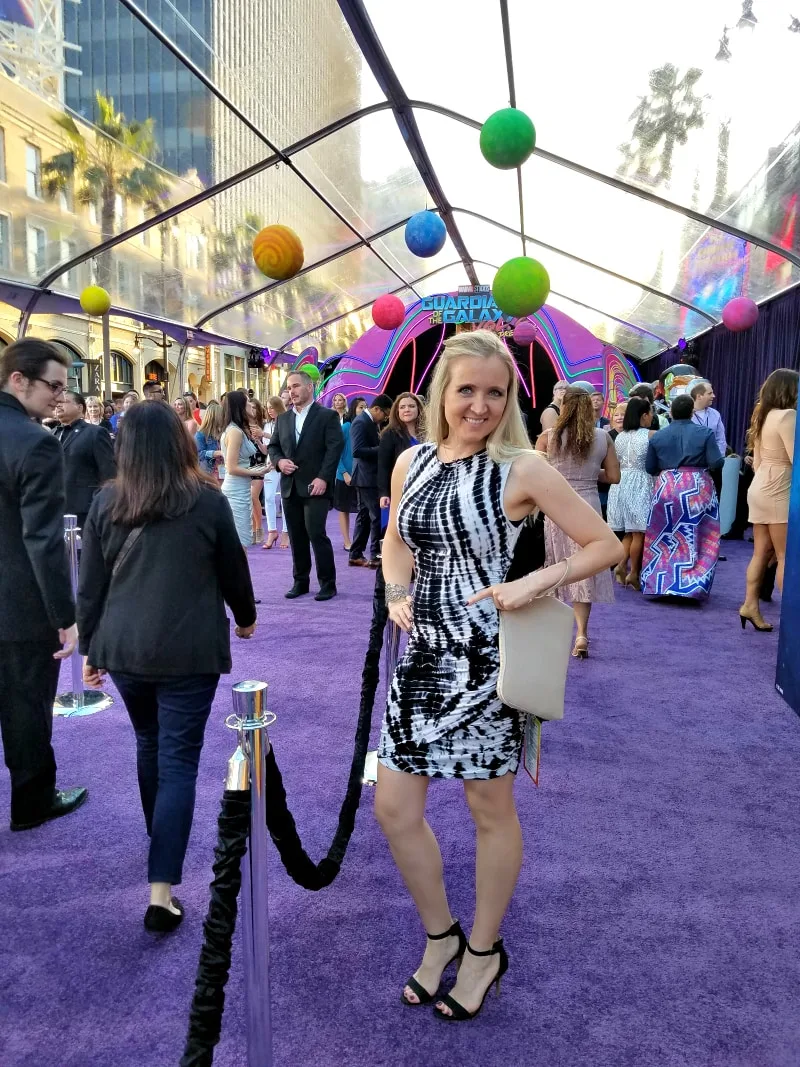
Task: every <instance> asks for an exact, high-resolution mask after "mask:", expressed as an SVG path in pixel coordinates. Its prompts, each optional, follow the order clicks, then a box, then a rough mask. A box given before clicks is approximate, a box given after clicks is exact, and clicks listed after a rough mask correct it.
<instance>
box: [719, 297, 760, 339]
mask: <svg viewBox="0 0 800 1067" xmlns="http://www.w3.org/2000/svg"><path fill="white" fill-rule="evenodd" d="M722 321H723V322H724V323H725V325H726V326H727V327H728V329H729V330H730V331H731V332H732V333H741V331H742V330H749V329H750V327H751V326H755V324H756V323H757V322H758V304H757V303H756V302H755V300H751V299H750V298H749V297H747V296H736V297H734V298H733V300H729V301H728V303H727V304H726V305H725V307H724V308H723V309H722Z"/></svg>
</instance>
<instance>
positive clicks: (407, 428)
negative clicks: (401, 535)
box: [378, 393, 425, 508]
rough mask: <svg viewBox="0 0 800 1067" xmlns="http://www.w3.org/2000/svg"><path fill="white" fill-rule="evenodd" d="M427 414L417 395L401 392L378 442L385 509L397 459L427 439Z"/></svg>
mask: <svg viewBox="0 0 800 1067" xmlns="http://www.w3.org/2000/svg"><path fill="white" fill-rule="evenodd" d="M424 430H425V413H424V410H423V404H422V401H421V400H420V398H419V397H418V396H415V395H414V393H400V395H399V396H397V397H396V398H395V401H394V403H393V404H392V408H391V411H390V412H389V420H388V422H387V424H386V429H385V430H384V431H383V433H382V434H381V437H380V441H379V442H378V495H379V497H380V505H381V507H382V508H388V507H389V498H390V489H391V485H392V471H393V470H394V465H395V463H397V457H398V456H399V455H400V454H401V453H402V452H405V450H406V449H407V448H411V447H412V446H413V445H418V444H419V443H420V441H422V440H424V436H425V435H424Z"/></svg>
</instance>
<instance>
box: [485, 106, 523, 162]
mask: <svg viewBox="0 0 800 1067" xmlns="http://www.w3.org/2000/svg"><path fill="white" fill-rule="evenodd" d="M535 147H536V128H535V127H534V125H533V123H532V122H531V120H530V119H529V118H528V116H527V115H526V114H525V112H524V111H519V110H518V109H517V108H515V107H505V108H503V110H502V111H495V113H494V114H493V115H490V116H489V118H488V119H487V120H486V122H484V124H483V126H481V153H482V154H483V158H484V159H485V160H486V162H487V163H490V164H491V165H492V166H493V167H497V168H498V170H513V169H514V167H521V166H522V164H523V163H524V162H525V160H526V159H527V158H528V157H529V156H530V154H531V152H533V150H534V148H535Z"/></svg>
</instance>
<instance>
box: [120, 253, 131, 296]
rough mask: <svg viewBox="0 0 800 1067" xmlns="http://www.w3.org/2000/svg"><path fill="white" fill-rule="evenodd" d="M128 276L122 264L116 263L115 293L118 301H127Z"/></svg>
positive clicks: (125, 267) (128, 289) (128, 290)
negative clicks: (117, 294)
mask: <svg viewBox="0 0 800 1067" xmlns="http://www.w3.org/2000/svg"><path fill="white" fill-rule="evenodd" d="M129 280H130V275H129V273H128V268H127V266H126V265H125V264H124V263H119V262H118V263H117V292H118V293H119V298H120V300H127V299H128V296H129V292H130V285H129Z"/></svg>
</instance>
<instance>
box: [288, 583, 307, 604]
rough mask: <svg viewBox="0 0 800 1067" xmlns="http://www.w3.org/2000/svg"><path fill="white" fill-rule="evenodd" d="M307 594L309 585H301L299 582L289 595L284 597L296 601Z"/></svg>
mask: <svg viewBox="0 0 800 1067" xmlns="http://www.w3.org/2000/svg"><path fill="white" fill-rule="evenodd" d="M307 594H308V586H307V585H300V583H299V582H295V583H294V585H293V586H292V588H291V589H290V590H289V592H288V593H284V594H283V595H284V596H285V597H286V599H287V600H294V599H295V598H296V597H299V596H306V595H307Z"/></svg>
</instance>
